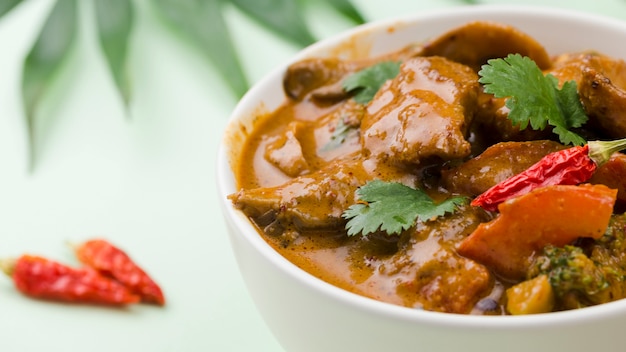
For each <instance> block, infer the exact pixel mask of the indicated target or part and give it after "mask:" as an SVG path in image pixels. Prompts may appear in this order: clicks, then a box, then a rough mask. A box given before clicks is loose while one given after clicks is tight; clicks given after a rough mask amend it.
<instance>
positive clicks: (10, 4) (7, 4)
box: [0, 0, 22, 17]
mask: <svg viewBox="0 0 626 352" xmlns="http://www.w3.org/2000/svg"><path fill="white" fill-rule="evenodd" d="M20 2H22V0H0V17H2V16H4V15H5V14H6V13H8V12H9V11H11V10H12V9H13V8H14V7H15V6H17V4H19V3H20Z"/></svg>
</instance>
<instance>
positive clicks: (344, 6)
mask: <svg viewBox="0 0 626 352" xmlns="http://www.w3.org/2000/svg"><path fill="white" fill-rule="evenodd" d="M325 1H326V2H327V3H328V4H329V5H330V6H332V7H333V8H334V9H336V10H337V11H338V12H339V13H341V14H342V15H344V16H346V17H347V18H349V19H350V20H352V21H353V22H354V23H356V24H363V23H365V22H367V21H366V20H365V18H364V17H363V15H362V14H361V13H360V12H359V10H357V8H356V7H354V5H352V3H351V2H350V1H349V0H325Z"/></svg>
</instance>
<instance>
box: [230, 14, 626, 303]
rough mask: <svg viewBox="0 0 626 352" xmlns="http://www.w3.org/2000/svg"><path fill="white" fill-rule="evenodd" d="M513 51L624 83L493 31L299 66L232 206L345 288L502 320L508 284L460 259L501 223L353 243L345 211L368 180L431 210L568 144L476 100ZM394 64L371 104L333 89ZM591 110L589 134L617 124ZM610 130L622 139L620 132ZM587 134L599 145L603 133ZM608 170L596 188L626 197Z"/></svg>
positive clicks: (503, 30) (484, 216)
mask: <svg viewBox="0 0 626 352" xmlns="http://www.w3.org/2000/svg"><path fill="white" fill-rule="evenodd" d="M485 31H487V32H488V33H490V39H487V40H486V39H485V38H484V36H483V35H482V34H483V33H485ZM485 40H486V41H487V42H485ZM477 43H479V45H477ZM503 43H505V44H506V45H504V44H503ZM501 44H502V45H501ZM493 48H498V49H497V50H495V51H494V49H493ZM513 52H520V53H523V54H525V55H529V56H530V57H531V58H533V59H535V60H536V61H537V62H538V63H539V64H540V66H541V67H542V68H543V69H545V70H546V71H548V72H554V74H555V75H556V76H557V77H558V78H559V79H560V80H562V81H563V80H568V79H577V80H582V77H583V76H584V75H583V74H582V73H581V72H582V71H585V70H588V69H589V67H592V68H594V69H595V70H596V71H598V72H600V73H605V74H607V75H612V76H615V75H618V76H619V77H620V78H619V79H614V80H616V81H618V82H619V81H624V80H626V75H624V74H623V73H622V70H621V69H620V67H622V66H623V62H622V61H621V60H614V59H611V58H606V57H604V56H598V57H596V56H595V55H600V54H590V53H587V54H576V55H574V54H564V55H561V56H558V57H555V58H549V56H548V55H547V53H546V52H545V50H544V49H543V47H542V46H541V45H540V44H539V43H537V42H536V41H535V40H534V39H533V38H530V37H528V36H527V35H525V34H523V33H521V32H519V31H518V30H516V29H515V28H512V27H509V26H506V25H502V24H494V23H488V22H476V23H470V24H468V25H466V26H463V27H460V28H459V29H454V30H452V31H451V32H450V33H447V34H443V35H442V36H441V37H440V38H435V39H433V40H432V41H428V42H426V43H424V44H423V45H413V46H411V47H408V48H407V49H404V50H401V51H399V52H397V53H391V54H388V55H385V56H383V57H379V58H373V59H370V60H353V61H350V60H338V59H310V60H305V61H303V62H299V63H295V64H293V65H292V66H291V67H290V68H289V69H288V70H287V72H286V75H285V90H286V95H287V96H288V97H289V98H288V99H287V100H286V101H285V103H284V104H283V105H282V106H281V107H280V108H278V109H277V110H276V111H274V112H272V113H270V114H268V115H267V116H264V117H263V118H262V119H260V121H258V123H256V124H255V126H254V130H253V131H252V132H251V133H250V134H249V136H248V138H247V139H246V141H245V146H244V148H243V152H242V154H241V156H240V158H239V161H238V165H237V167H236V170H235V173H236V177H237V182H238V186H239V187H240V188H241V191H240V192H238V193H235V194H233V195H231V199H232V201H233V203H234V204H235V206H237V207H238V208H239V209H241V210H242V211H243V212H244V213H245V214H246V215H248V216H249V217H250V218H251V219H252V220H253V221H254V223H255V224H256V225H257V227H258V230H259V233H260V235H261V236H263V238H264V239H265V240H266V241H267V242H268V243H269V244H270V245H271V246H272V247H273V248H274V249H275V250H276V251H278V252H279V253H280V254H281V255H283V256H284V257H285V258H287V259H288V260H289V261H291V262H292V263H294V264H295V265H297V266H298V267H300V268H302V269H303V270H305V271H307V272H308V273H311V274H312V275H314V276H316V277H318V278H320V279H322V280H324V281H326V282H329V283H331V284H333V285H336V286H338V287H340V288H343V289H345V290H348V291H351V292H354V293H357V294H360V295H363V296H366V297H370V298H373V299H376V300H380V301H384V302H389V303H393V304H397V305H402V306H406V307H412V308H420V309H426V310H433V311H442V312H451V313H464V314H469V313H472V314H493V315H499V314H507V312H506V309H505V304H506V299H505V295H504V290H505V289H506V288H508V287H510V286H511V285H512V284H515V283H516V282H513V281H511V280H508V279H506V278H502V277H498V276H497V275H494V274H493V271H492V270H490V268H489V267H487V266H485V265H483V264H481V263H479V262H476V261H474V260H471V259H468V258H464V257H462V256H460V255H459V254H458V253H457V251H456V248H457V246H458V244H459V242H460V241H462V240H463V239H464V238H466V237H467V236H468V235H469V234H470V233H472V231H474V229H476V227H477V226H478V225H479V224H480V223H483V222H486V221H489V220H491V219H492V218H493V217H494V216H495V214H492V213H489V212H486V211H484V210H482V209H480V208H473V207H470V206H469V205H466V206H463V207H461V209H460V210H459V211H457V212H456V213H454V214H451V215H447V216H445V217H443V218H441V219H438V220H437V221H434V222H426V223H418V224H417V225H416V226H414V227H413V228H411V229H409V230H407V231H404V232H403V233H402V234H401V235H395V236H387V235H386V234H382V233H376V234H373V235H370V236H368V237H362V236H353V237H349V236H347V235H346V230H345V219H343V218H342V217H341V214H342V212H343V211H345V209H347V207H349V206H350V205H352V204H354V203H356V202H357V199H356V196H355V194H354V191H355V190H356V189H357V188H358V187H360V186H362V185H363V184H365V183H366V182H367V181H368V180H373V179H380V180H384V181H393V182H401V183H403V184H406V185H409V186H411V187H419V188H422V189H424V190H425V191H426V192H427V193H428V194H429V195H430V196H431V197H433V198H434V199H435V200H441V199H445V198H447V197H449V196H450V195H463V196H467V197H470V198H471V197H475V196H476V195H478V194H480V193H482V192H483V191H484V190H486V189H487V188H489V187H491V186H492V185H493V184H495V183H497V182H499V181H501V180H502V179H504V178H506V177H508V176H511V175H513V174H516V173H518V172H520V171H521V170H524V169H525V168H527V167H528V166H530V165H532V164H533V163H535V162H536V161H538V160H539V159H540V158H541V157H543V156H544V155H546V154H548V153H549V152H552V151H555V150H559V149H562V148H565V146H563V145H561V144H560V143H558V142H555V141H549V140H546V139H547V138H550V135H549V133H548V134H547V133H546V132H544V131H539V132H537V131H519V129H517V128H516V127H515V126H512V125H511V124H510V122H509V121H508V120H507V119H506V115H507V113H508V111H507V109H506V108H505V107H504V104H503V100H501V99H495V98H493V97H492V96H489V95H486V94H485V93H483V92H482V90H481V88H480V86H479V84H478V82H477V79H478V76H477V74H476V68H477V67H479V66H480V64H481V63H484V62H485V61H486V60H487V59H489V58H494V57H501V56H505V55H506V54H508V53H513ZM585 55H591V56H585ZM581 58H584V59H581ZM389 59H392V60H399V61H402V62H403V66H402V71H401V74H400V75H399V77H397V78H396V79H394V80H393V81H390V82H387V83H386V84H385V85H384V86H383V87H382V88H381V90H380V91H379V92H378V93H377V95H376V97H375V98H374V100H372V102H370V103H369V104H367V105H365V106H363V105H359V104H356V103H355V102H354V101H353V100H352V99H351V97H350V95H348V94H346V93H345V92H343V91H342V90H341V89H340V82H341V80H342V79H343V78H344V77H346V76H347V75H348V74H350V73H353V72H355V71H357V70H359V69H361V68H363V67H367V66H370V65H372V64H374V63H376V62H378V61H381V60H389ZM590 62H592V63H590ZM616 67H617V68H616ZM603 68H604V69H603ZM610 88H614V89H618V88H616V87H613V86H611V87H610ZM588 97H591V94H589V95H588ZM589 99H591V100H593V102H594V104H595V103H598V104H595V105H602V104H600V103H599V102H598V98H597V97H591V98H589ZM607 99H608V100H609V101H612V100H611V99H618V98H616V97H611V98H607ZM583 100H584V99H583ZM603 102H604V101H603ZM589 105H590V106H591V105H592V104H589ZM588 113H589V115H590V116H591V117H592V118H596V120H597V121H603V122H601V123H597V124H595V125H597V126H602V125H606V126H615V125H618V126H620V125H621V123H616V122H611V121H608V122H604V120H602V117H598V116H597V115H599V114H600V112H598V111H588ZM610 118H614V116H613V117H610ZM595 125H594V126H595ZM345 126H349V127H350V128H348V129H347V130H348V133H346V134H345V135H342V138H345V139H344V140H342V141H340V142H339V143H338V142H337V140H334V139H333V138H334V137H333V136H335V135H336V133H335V132H336V130H337V129H338V128H343V127H345ZM610 132H611V133H610V135H614V134H623V135H624V136H626V130H624V131H615V130H612V131H610ZM588 133H589V134H593V135H600V136H602V135H603V134H604V135H607V133H606V132H605V131H603V130H602V128H600V129H594V130H590V131H588ZM329 145H332V147H328V146H329ZM483 152H484V153H483ZM624 165H626V163H625V164H624ZM611 168H612V169H607V170H614V169H616V168H617V169H620V167H619V166H615V165H612V166H611ZM620 172H625V175H626V170H625V171H620ZM604 173H605V174H606V175H605V176H604V178H603V179H602V180H599V181H597V182H599V183H602V182H604V180H607V179H609V183H611V182H612V183H613V185H614V186H615V188H620V187H621V189H622V190H623V189H624V187H625V186H624V184H623V181H622V180H623V179H622V178H619V177H616V176H615V174H614V173H613V172H608V171H605V172H604ZM600 174H602V173H600ZM599 177H600V178H602V176H599ZM622 192H623V191H622ZM622 199H623V195H622Z"/></svg>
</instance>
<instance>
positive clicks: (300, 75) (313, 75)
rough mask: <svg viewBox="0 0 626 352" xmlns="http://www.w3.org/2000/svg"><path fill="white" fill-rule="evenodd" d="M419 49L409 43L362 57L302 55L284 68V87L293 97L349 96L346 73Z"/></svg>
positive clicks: (405, 56) (401, 58)
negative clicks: (376, 54)
mask: <svg viewBox="0 0 626 352" xmlns="http://www.w3.org/2000/svg"><path fill="white" fill-rule="evenodd" d="M420 52H421V47H419V46H416V45H410V46H407V47H405V48H404V49H402V50H399V51H397V52H393V53H390V54H386V55H382V56H379V57H375V58H368V59H361V60H343V59H339V58H311V59H305V60H302V61H298V62H296V63H293V64H292V65H290V66H289V67H288V68H287V71H286V72H285V76H284V77H283V89H284V91H285V93H286V94H287V96H288V97H289V98H291V99H293V100H296V101H300V100H303V99H305V98H306V97H311V98H312V99H313V100H316V101H321V102H329V103H334V102H337V101H339V100H342V99H345V98H347V97H348V96H349V94H348V93H347V92H346V91H344V90H343V87H342V85H341V81H342V80H343V79H344V78H345V77H346V76H347V75H348V74H350V73H353V72H355V71H357V70H360V69H363V68H366V67H369V66H371V65H373V64H375V63H377V62H381V61H389V60H392V61H404V60H406V59H408V58H410V57H413V56H416V55H418V54H419V53H420Z"/></svg>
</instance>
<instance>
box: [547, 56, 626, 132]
mask: <svg viewBox="0 0 626 352" xmlns="http://www.w3.org/2000/svg"><path fill="white" fill-rule="evenodd" d="M550 73H552V74H553V75H554V76H555V77H557V79H559V82H561V83H562V82H565V81H570V80H573V81H575V82H576V83H577V84H578V93H579V95H580V100H581V102H582V104H583V107H584V109H585V111H586V112H587V115H589V117H590V119H589V123H588V124H589V126H591V127H592V128H594V129H596V131H597V132H598V133H600V134H601V135H603V136H606V137H610V138H624V137H626V118H624V111H626V110H625V108H626V91H625V88H626V62H625V61H624V60H620V59H614V58H611V57H608V56H605V55H602V54H599V53H595V52H583V53H574V54H564V55H561V56H559V57H557V58H556V59H555V67H554V69H553V70H551V71H550Z"/></svg>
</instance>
